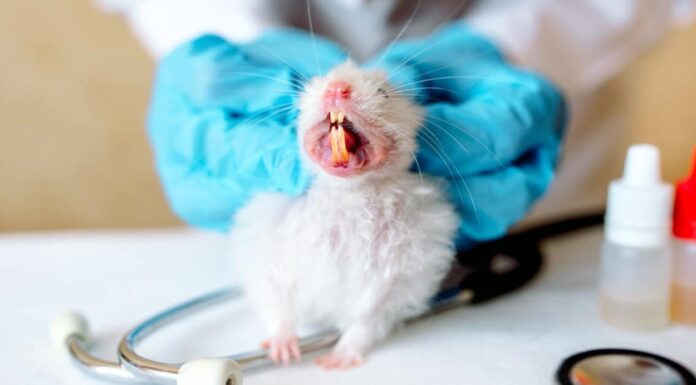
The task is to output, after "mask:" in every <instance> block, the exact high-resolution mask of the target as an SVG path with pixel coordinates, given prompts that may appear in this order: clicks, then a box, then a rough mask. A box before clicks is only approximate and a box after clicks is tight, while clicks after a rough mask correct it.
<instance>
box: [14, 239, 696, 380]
mask: <svg viewBox="0 0 696 385" xmlns="http://www.w3.org/2000/svg"><path fill="white" fill-rule="evenodd" d="M225 242H226V240H225V237H223V236H220V235H213V234H206V233H200V232H195V231H190V230H162V231H137V232H136V231H130V232H124V231H119V232H60V233H35V234H16V235H12V234H9V235H8V234H5V235H0V311H2V315H3V316H2V317H1V318H0V382H2V383H3V384H22V385H38V384H41V385H53V384H66V385H67V384H69V385H81V384H85V385H87V384H99V383H102V382H100V381H97V380H95V379H92V378H89V377H86V376H84V375H83V374H82V373H81V372H80V371H78V370H76V368H74V367H73V366H72V365H71V364H70V363H69V362H68V360H67V358H66V357H64V356H63V355H62V354H61V353H60V351H59V350H56V349H54V348H52V347H51V345H50V343H49V336H48V325H49V323H50V320H51V318H52V317H53V316H54V315H56V314H59V313H60V312H62V311H63V310H65V309H79V310H81V311H82V312H84V314H85V315H87V317H88V318H89V319H90V322H91V326H92V330H93V333H94V336H95V342H94V351H95V352H96V353H97V354H98V355H100V356H102V357H104V358H111V357H113V356H114V351H115V345H116V343H117V341H118V339H119V338H120V336H121V335H122V333H123V332H124V331H125V330H126V329H127V328H129V327H131V326H132V325H133V323H134V322H136V321H140V320H142V319H143V318H145V317H148V316H150V315H151V314H153V313H154V312H155V311H158V310H161V309H162V308H163V307H167V306H169V305H172V304H175V303H178V302H179V301H181V300H182V299H187V298H189V297H192V296H195V295H198V294H202V293H204V292H206V291H208V290H211V289H215V288H218V287H221V286H225V285H226V284H227V283H228V281H229V280H230V279H231V277H232V275H233V272H231V271H230V267H229V266H228V263H227V258H226V256H225ZM600 242H601V233H600V231H599V229H594V230H590V231H585V232H581V233H576V234H573V235H571V236H566V237H562V238H557V239H555V240H553V241H549V242H548V243H547V244H546V246H545V249H546V251H547V254H548V256H549V258H548V263H547V266H546V268H545V270H544V272H543V274H542V276H541V277H540V278H539V279H537V280H536V281H534V282H533V283H531V284H530V285H529V286H527V287H526V288H524V289H522V290H520V291H518V292H517V293H514V294H511V295H508V296H506V297H504V298H502V299H499V300H497V301H494V302H492V303H490V304H484V305H479V306H476V307H469V308H462V309H459V310H455V311H452V312H449V313H446V314H443V315H440V316H438V317H436V318H434V319H430V320H426V321H422V322H420V323H418V324H415V325H411V326H409V327H407V328H405V329H403V330H401V331H399V332H398V333H396V334H395V335H393V336H392V337H391V338H389V339H388V340H387V341H386V342H385V343H383V344H382V345H380V346H379V347H378V348H377V349H376V350H375V351H374V352H373V353H372V354H371V355H369V357H368V360H367V362H366V364H365V365H363V366H361V367H358V368H356V369H352V370H349V371H343V372H327V371H323V370H321V369H318V368H316V367H314V366H313V365H312V364H311V362H307V363H304V364H301V365H296V366H294V367H291V368H288V369H285V368H271V369H268V370H263V371H259V372H254V373H249V374H248V375H247V376H246V380H245V383H246V384H274V385H275V384H281V383H282V384H288V385H291V384H327V383H330V384H336V385H339V384H351V385H353V384H380V385H383V384H392V383H393V384H396V383H399V384H476V385H509V384H516V385H543V384H551V383H553V380H552V376H553V373H554V371H555V369H556V367H557V365H558V364H559V363H560V361H561V360H562V358H563V357H565V356H568V355H570V354H572V353H575V352H578V351H581V350H584V349H592V348H600V347H625V348H635V349H643V350H647V351H652V352H655V353H659V354H663V355H667V356H669V357H671V358H673V359H675V360H678V361H680V362H681V363H683V364H685V365H687V366H689V367H691V368H696V328H687V327H680V326H673V327H670V328H669V329H667V330H664V331H660V332H653V333H635V332H627V331H622V330H617V329H614V328H611V327H609V326H606V325H605V324H603V323H602V322H601V321H600V320H599V319H598V316H597V311H596V309H597V297H596V294H595V291H596V275H597V274H596V270H597V260H598V250H599V243H600ZM261 337H262V335H261V333H260V329H259V328H258V327H257V323H256V322H254V320H253V316H251V315H250V312H249V310H248V307H247V306H246V305H245V304H243V303H236V304H232V305H230V306H226V307H222V308H220V309H217V310H213V311H210V312H207V313H204V314H202V315H200V316H196V317H194V318H191V319H187V320H186V321H183V322H182V323H181V324H178V325H175V326H173V327H172V328H169V329H165V330H163V331H162V332H161V333H160V334H157V335H155V336H153V337H152V339H151V340H149V341H146V342H145V344H144V345H143V347H142V352H143V353H146V354H148V355H150V356H153V357H154V358H158V359H164V360H172V361H182V360H185V359H190V358H197V357H201V356H210V355H219V354H227V353H232V352H236V351H239V350H240V349H242V350H243V349H249V348H255V347H256V346H257V344H258V341H259V340H260V339H261Z"/></svg>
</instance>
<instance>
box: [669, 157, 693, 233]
mask: <svg viewBox="0 0 696 385" xmlns="http://www.w3.org/2000/svg"><path fill="white" fill-rule="evenodd" d="M672 231H673V233H674V236H675V237H677V238H682V239H695V240H696V146H695V147H694V158H693V162H692V165H691V174H690V175H689V176H687V177H686V178H684V180H682V181H681V182H679V184H677V191H676V196H675V198H674V227H673V228H672Z"/></svg>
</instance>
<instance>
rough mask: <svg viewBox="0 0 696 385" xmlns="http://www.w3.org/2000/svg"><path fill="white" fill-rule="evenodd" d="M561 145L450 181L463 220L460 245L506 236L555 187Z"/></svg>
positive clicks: (533, 152) (450, 194)
mask: <svg viewBox="0 0 696 385" xmlns="http://www.w3.org/2000/svg"><path fill="white" fill-rule="evenodd" d="M557 157H558V146H557V145H555V146H554V145H551V144H549V145H546V146H541V147H538V148H533V149H531V150H529V151H528V152H527V153H526V154H524V155H523V156H522V157H520V158H519V159H518V160H517V161H516V162H514V163H513V164H511V165H509V166H508V167H505V168H502V169H499V170H495V171H493V172H490V173H482V174H478V175H472V176H468V177H459V178H454V179H448V180H447V191H448V193H449V196H450V199H451V200H452V202H454V204H455V207H456V209H457V212H458V213H459V216H460V218H461V222H460V227H459V237H458V241H457V246H458V247H459V248H460V249H466V248H469V247H471V246H472V245H474V244H475V243H478V242H481V241H486V240H490V239H494V238H498V237H501V236H503V235H504V234H505V233H506V232H507V229H509V228H510V226H512V225H513V224H515V223H517V222H518V221H520V220H521V219H522V218H523V217H524V216H525V214H526V213H527V212H528V210H529V208H530V207H531V206H532V205H533V203H534V202H535V201H536V200H537V199H538V198H539V197H541V196H542V195H543V194H544V193H545V192H546V191H547V189H548V187H549V186H550V185H551V182H552V181H553V176H554V168H555V164H556V158H557Z"/></svg>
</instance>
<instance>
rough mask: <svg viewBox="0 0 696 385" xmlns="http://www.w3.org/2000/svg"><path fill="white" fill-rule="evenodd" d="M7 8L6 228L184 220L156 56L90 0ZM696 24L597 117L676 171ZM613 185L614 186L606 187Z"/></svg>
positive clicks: (2, 113) (692, 101)
mask: <svg viewBox="0 0 696 385" xmlns="http://www.w3.org/2000/svg"><path fill="white" fill-rule="evenodd" d="M3 5H4V7H3V12H0V47H2V50H3V52H2V55H0V68H2V70H3V74H4V79H3V81H2V86H0V231H30V230H50V229H65V228H67V229H78V228H80V229H81V228H121V227H131V228H132V227H159V226H172V225H179V224H180V222H179V221H178V220H177V219H176V218H175V217H174V216H173V215H172V214H171V212H170V211H169V209H168V207H167V204H166V201H165V199H164V196H163V193H162V191H161V188H160V185H159V182H158V180H157V177H156V175H155V172H154V167H153V160H152V154H151V151H150V148H149V145H148V141H147V136H146V131H145V126H144V122H145V114H146V110H147V105H148V97H149V90H150V85H151V80H152V75H153V68H154V61H153V59H152V58H151V57H150V56H149V55H148V53H147V52H146V51H145V50H144V49H143V48H142V46H141V45H140V44H139V43H138V42H137V41H136V39H135V38H134V37H133V35H132V33H131V32H130V30H129V29H128V27H127V26H126V24H125V22H124V21H123V20H122V19H121V18H119V17H116V16H110V15H107V14H105V13H102V12H101V11H100V10H99V9H97V8H95V7H94V5H93V3H92V2H91V1H89V0H63V1H61V2H42V3H41V5H40V6H37V4H35V3H34V2H27V1H24V0H5V1H4V2H3ZM694 68H696V27H694V26H692V27H689V28H686V29H680V30H675V31H673V32H671V34H670V35H669V36H668V37H667V38H666V39H664V40H663V41H662V42H661V43H660V44H659V45H658V46H656V47H654V48H653V49H651V50H650V51H649V52H648V53H647V54H645V55H643V56H642V57H641V58H640V59H639V60H638V61H636V62H635V63H633V64H632V65H631V66H630V67H629V68H628V69H627V70H626V71H624V72H623V73H622V74H621V75H620V76H618V77H616V78H615V79H613V80H612V81H610V82H609V83H608V84H607V85H606V86H604V88H603V89H602V90H601V92H600V93H599V94H598V95H597V97H596V100H594V103H593V106H594V107H593V108H592V110H591V111H590V114H589V115H588V116H587V117H586V118H585V120H586V122H585V124H587V123H588V122H589V124H592V121H593V120H597V121H600V120H606V119H604V118H605V117H606V116H608V115H610V114H611V115H613V116H620V117H621V119H620V120H618V121H617V122H616V124H621V125H625V126H626V127H625V128H626V130H627V132H628V135H626V136H625V137H624V138H623V139H622V144H621V147H620V148H616V154H617V155H618V156H615V157H614V159H615V160H616V161H615V162H612V164H607V165H606V168H604V169H603V170H598V172H603V173H609V174H611V175H614V176H616V175H618V174H619V172H620V170H621V167H622V164H621V162H622V160H623V153H624V152H625V150H626V148H627V147H628V145H629V144H630V143H636V142H650V143H654V144H656V145H658V146H659V147H660V148H661V150H662V153H663V165H664V166H663V170H664V173H665V176H666V178H667V179H669V180H671V181H674V180H676V179H678V178H679V177H681V176H683V175H685V174H686V173H687V170H688V168H689V164H690V156H691V151H692V146H694V144H696V71H694ZM601 188H605V186H602V187H601Z"/></svg>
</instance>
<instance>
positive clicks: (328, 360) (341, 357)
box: [314, 349, 364, 369]
mask: <svg viewBox="0 0 696 385" xmlns="http://www.w3.org/2000/svg"><path fill="white" fill-rule="evenodd" d="M363 361H364V360H363V357H362V354H360V353H355V352H349V351H346V350H343V349H334V350H332V351H331V353H329V354H327V355H325V356H321V357H319V358H317V359H315V360H314V363H315V364H317V365H318V366H321V367H322V368H324V369H350V368H352V367H355V366H358V365H361V364H362V363H363Z"/></svg>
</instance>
